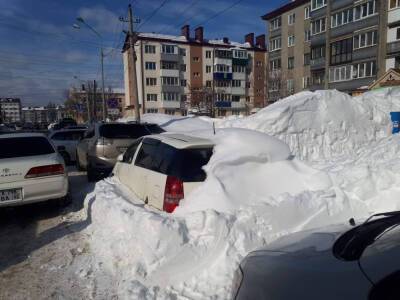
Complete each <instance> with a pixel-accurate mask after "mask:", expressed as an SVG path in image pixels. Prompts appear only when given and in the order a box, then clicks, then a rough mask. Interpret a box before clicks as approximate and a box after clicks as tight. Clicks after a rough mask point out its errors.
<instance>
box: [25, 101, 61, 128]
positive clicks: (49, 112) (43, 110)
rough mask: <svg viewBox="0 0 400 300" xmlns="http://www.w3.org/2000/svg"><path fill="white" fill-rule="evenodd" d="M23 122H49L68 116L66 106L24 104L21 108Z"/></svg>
mask: <svg viewBox="0 0 400 300" xmlns="http://www.w3.org/2000/svg"><path fill="white" fill-rule="evenodd" d="M21 112H22V118H21V119H22V121H23V123H32V124H49V123H54V122H57V121H59V120H61V119H62V118H64V117H66V116H67V114H66V112H65V108H64V106H61V105H58V106H55V105H52V106H35V107H32V106H24V107H22V109H21Z"/></svg>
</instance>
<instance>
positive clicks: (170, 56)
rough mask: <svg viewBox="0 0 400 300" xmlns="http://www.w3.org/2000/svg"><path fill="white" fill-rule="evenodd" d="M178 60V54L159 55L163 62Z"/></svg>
mask: <svg viewBox="0 0 400 300" xmlns="http://www.w3.org/2000/svg"><path fill="white" fill-rule="evenodd" d="M179 59H180V55H179V54H177V53H176V54H175V53H161V60H162V61H163V60H164V61H176V62H178V61H179Z"/></svg>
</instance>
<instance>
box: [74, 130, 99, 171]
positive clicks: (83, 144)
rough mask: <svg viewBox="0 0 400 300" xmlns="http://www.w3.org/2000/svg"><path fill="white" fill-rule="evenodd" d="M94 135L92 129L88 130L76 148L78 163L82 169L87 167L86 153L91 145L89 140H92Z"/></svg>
mask: <svg viewBox="0 0 400 300" xmlns="http://www.w3.org/2000/svg"><path fill="white" fill-rule="evenodd" d="M94 135H95V129H94V128H91V129H89V130H88V131H87V132H86V133H85V135H84V136H83V139H82V140H81V141H80V142H79V144H78V147H77V154H78V157H79V161H80V163H81V165H82V166H84V167H87V153H88V150H89V147H90V144H91V139H93V137H94Z"/></svg>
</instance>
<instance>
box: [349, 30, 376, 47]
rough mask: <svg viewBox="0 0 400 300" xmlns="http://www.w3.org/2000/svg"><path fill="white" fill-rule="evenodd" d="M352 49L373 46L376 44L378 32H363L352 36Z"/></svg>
mask: <svg viewBox="0 0 400 300" xmlns="http://www.w3.org/2000/svg"><path fill="white" fill-rule="evenodd" d="M353 40H354V49H360V48H366V47H371V46H375V45H376V44H377V43H378V31H376V30H375V31H370V32H364V33H361V34H357V35H355V36H354V39H353Z"/></svg>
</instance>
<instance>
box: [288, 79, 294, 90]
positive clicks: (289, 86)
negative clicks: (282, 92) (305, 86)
mask: <svg viewBox="0 0 400 300" xmlns="http://www.w3.org/2000/svg"><path fill="white" fill-rule="evenodd" d="M287 91H288V93H289V94H293V93H294V80H293V79H288V80H287Z"/></svg>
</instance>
